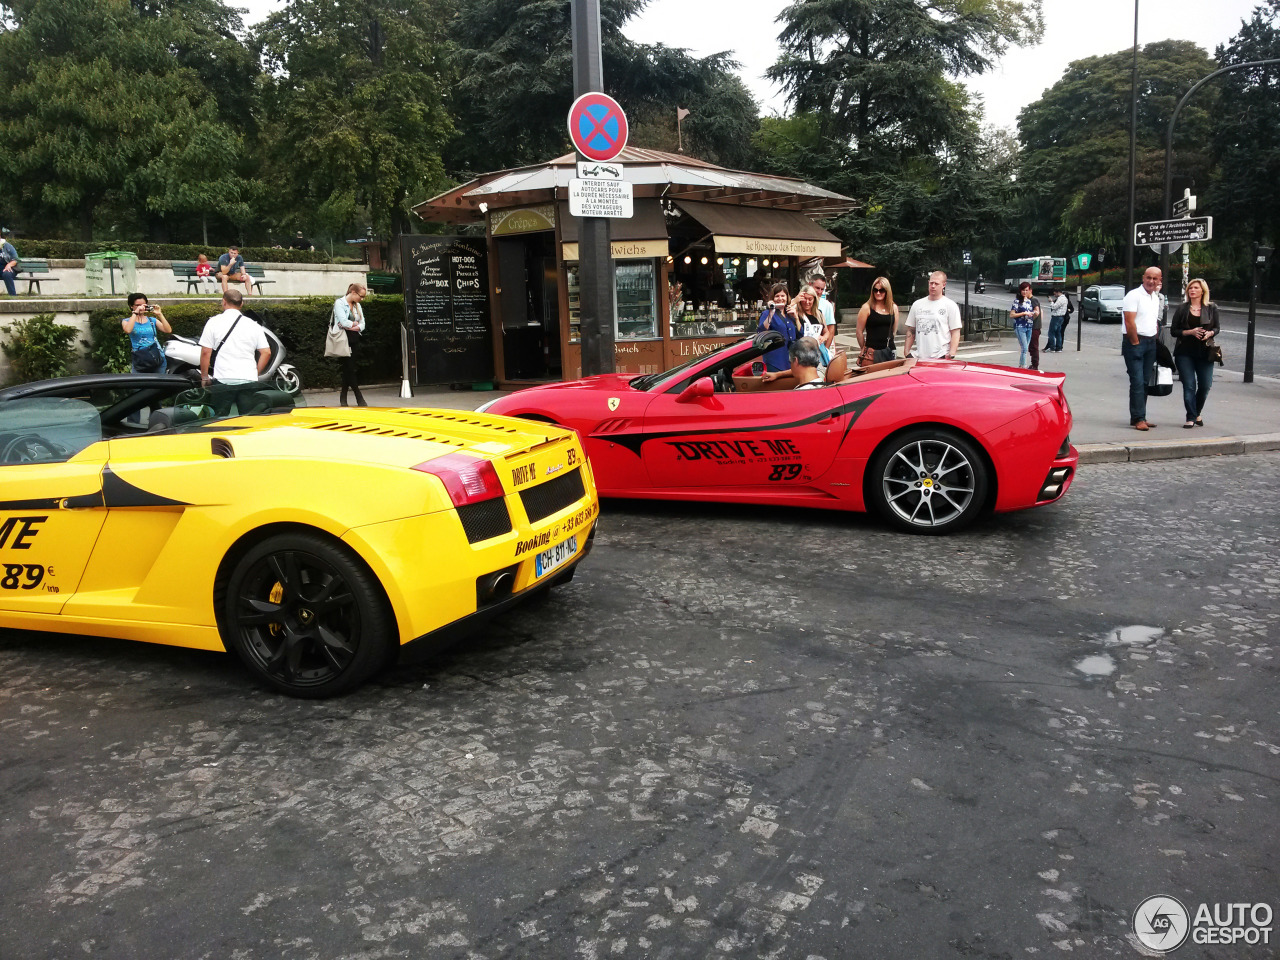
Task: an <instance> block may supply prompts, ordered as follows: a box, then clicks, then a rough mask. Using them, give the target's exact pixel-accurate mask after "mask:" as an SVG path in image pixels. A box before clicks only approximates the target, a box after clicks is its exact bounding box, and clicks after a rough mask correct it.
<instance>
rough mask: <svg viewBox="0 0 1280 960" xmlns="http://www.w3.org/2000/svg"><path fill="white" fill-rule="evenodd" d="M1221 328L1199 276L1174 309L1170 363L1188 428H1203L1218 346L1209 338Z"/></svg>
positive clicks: (1215, 305)
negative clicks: (1174, 367)
mask: <svg viewBox="0 0 1280 960" xmlns="http://www.w3.org/2000/svg"><path fill="white" fill-rule="evenodd" d="M1221 330H1222V324H1221V323H1220V321H1219V319H1218V305H1217V304H1216V303H1212V302H1210V300H1209V284H1207V283H1205V281H1203V280H1201V279H1198V278H1197V279H1195V280H1192V281H1191V282H1190V283H1188V284H1187V299H1186V301H1185V302H1183V303H1182V304H1181V305H1180V306H1179V307H1178V309H1177V310H1175V311H1174V314H1173V321H1172V323H1171V325H1170V333H1172V334H1173V339H1174V348H1173V362H1174V363H1175V364H1177V366H1178V376H1179V377H1180V378H1181V380H1182V405H1183V407H1185V408H1186V413H1187V422H1186V423H1184V424H1183V425H1182V426H1183V427H1184V428H1186V429H1188V430H1190V429H1191V428H1192V427H1203V426H1204V419H1203V418H1202V417H1201V414H1202V413H1203V412H1204V402H1205V400H1207V399H1208V398H1209V388H1210V387H1212V386H1213V364H1214V361H1215V360H1216V359H1217V354H1218V352H1219V349H1218V348H1217V345H1216V344H1215V343H1214V342H1213V338H1214V337H1215V336H1216V335H1217V334H1218V333H1219V331H1221Z"/></svg>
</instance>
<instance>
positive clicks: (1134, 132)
mask: <svg viewBox="0 0 1280 960" xmlns="http://www.w3.org/2000/svg"><path fill="white" fill-rule="evenodd" d="M1129 100H1130V102H1131V106H1132V113H1131V115H1130V118H1129V233H1128V234H1127V235H1126V236H1125V238H1124V249H1125V251H1126V252H1125V257H1124V288H1125V290H1126V291H1128V290H1130V289H1132V288H1133V225H1134V224H1135V223H1137V216H1136V210H1137V205H1138V186H1137V177H1138V0H1133V76H1132V78H1131V81H1130V87H1129Z"/></svg>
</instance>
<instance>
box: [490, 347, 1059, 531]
mask: <svg viewBox="0 0 1280 960" xmlns="http://www.w3.org/2000/svg"><path fill="white" fill-rule="evenodd" d="M779 343H780V335H779V334H777V333H775V332H770V331H765V332H763V333H760V334H757V335H756V336H755V337H753V338H751V339H749V340H743V341H741V342H739V343H733V344H729V345H727V346H724V347H721V348H719V349H718V350H716V351H714V352H712V353H709V354H706V355H704V356H701V357H696V358H694V359H692V360H690V361H688V362H687V363H684V364H681V365H680V366H678V367H675V368H673V369H671V370H668V371H666V372H665V373H654V374H647V375H643V376H634V375H618V374H609V375H603V376H595V377H586V378H584V379H582V380H576V381H572V382H568V383H554V384H547V385H545V386H538V387H532V388H530V389H527V390H521V391H519V392H517V393H513V394H509V395H507V396H505V397H501V398H499V399H497V400H494V401H491V402H490V403H487V404H485V405H484V406H482V407H481V408H480V409H481V410H482V411H485V412H488V413H498V414H505V415H507V416H514V417H525V418H529V419H536V420H545V421H548V422H551V423H556V424H560V425H563V426H566V427H572V428H573V429H575V430H577V431H578V433H579V434H580V435H581V437H582V440H583V444H584V446H585V448H586V452H587V455H588V456H589V457H590V459H591V465H592V469H593V470H594V472H595V478H596V485H597V487H598V488H599V492H600V495H601V496H604V497H647V498H658V499H667V500H721V501H732V502H737V503H762V504H778V505H786V506H808V507H822V508H826V509H833V510H872V511H874V512H875V513H877V514H879V515H880V516H882V517H884V518H885V519H886V520H888V521H889V522H890V523H892V524H895V525H896V526H898V527H900V528H902V529H904V530H909V531H914V532H919V533H949V532H951V531H953V530H958V529H960V528H961V527H963V526H965V525H966V524H968V523H969V522H971V521H972V520H973V519H974V517H976V516H977V515H978V514H979V513H981V512H983V511H984V510H994V511H996V512H1004V511H1009V510H1022V509H1025V508H1027V507H1038V506H1041V505H1043V504H1046V503H1052V502H1053V501H1055V500H1057V499H1058V498H1059V497H1061V496H1062V495H1063V494H1064V493H1066V491H1067V487H1069V486H1070V485H1071V481H1072V478H1073V477H1074V476H1075V471H1076V464H1077V461H1078V459H1079V456H1078V454H1077V452H1076V449H1075V447H1073V446H1072V445H1071V439H1070V437H1069V433H1070V430H1071V410H1070V408H1069V407H1068V406H1067V398H1066V394H1065V393H1064V392H1063V389H1062V384H1063V381H1064V380H1065V377H1064V376H1063V375H1062V374H1060V373H1037V372H1031V371H1026V370H1016V369H1011V368H1008V367H997V366H988V365H986V364H975V363H966V362H962V361H956V360H936V361H932V360H916V359H905V360H891V361H889V362H887V363H879V364H873V365H871V366H869V367H865V368H863V369H860V370H859V369H855V370H854V371H853V372H852V373H849V372H847V371H846V361H845V359H844V358H843V357H842V356H840V357H837V358H836V359H834V360H833V361H832V364H831V366H830V368H828V371H827V383H826V385H825V386H823V387H821V388H819V389H806V390H795V389H791V388H792V387H793V386H794V384H793V383H792V382H791V381H790V379H789V377H784V378H782V379H780V380H774V381H771V382H764V381H763V380H762V379H761V377H760V376H759V375H758V373H753V368H752V361H754V360H757V359H758V358H759V357H761V356H762V355H763V354H764V353H765V352H766V351H767V350H770V349H772V348H773V347H776V346H777V345H778V344H779ZM756 369H757V370H758V369H759V364H757V365H756Z"/></svg>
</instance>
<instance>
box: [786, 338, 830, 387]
mask: <svg viewBox="0 0 1280 960" xmlns="http://www.w3.org/2000/svg"><path fill="white" fill-rule="evenodd" d="M787 355H788V356H789V357H790V358H791V375H792V376H793V377H795V378H796V387H795V388H796V389H797V390H809V389H812V388H813V387H820V386H822V385H823V383H824V382H825V381H824V380H823V379H822V377H820V376H819V375H818V368H819V365H820V364H821V363H822V347H821V345H820V344H819V343H818V341H817V339H816V338H815V337H801V338H800V339H799V340H797V341H796V342H795V343H793V344H791V346H790V347H788V348H787Z"/></svg>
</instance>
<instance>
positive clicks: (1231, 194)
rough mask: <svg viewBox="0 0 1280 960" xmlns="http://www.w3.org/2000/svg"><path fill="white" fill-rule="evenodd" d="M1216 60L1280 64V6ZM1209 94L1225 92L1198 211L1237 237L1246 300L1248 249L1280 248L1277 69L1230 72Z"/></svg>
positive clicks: (1258, 13) (1239, 282) (1274, 273)
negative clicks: (1208, 182) (1211, 173)
mask: <svg viewBox="0 0 1280 960" xmlns="http://www.w3.org/2000/svg"><path fill="white" fill-rule="evenodd" d="M1217 56H1218V62H1219V63H1220V64H1221V65H1222V66H1228V65H1231V64H1237V63H1249V62H1252V61H1256V60H1275V59H1280V4H1274V3H1273V4H1272V5H1271V7H1270V8H1269V9H1268V8H1265V7H1258V8H1257V9H1256V10H1255V11H1254V14H1253V18H1252V19H1251V20H1249V21H1247V22H1245V23H1244V24H1242V25H1241V28H1240V32H1239V33H1238V34H1236V35H1235V36H1234V37H1232V38H1231V41H1230V42H1229V43H1227V44H1225V45H1224V46H1220V47H1219V48H1218V50H1217ZM1206 86H1219V87H1220V89H1221V95H1220V97H1219V98H1218V107H1217V109H1216V110H1215V111H1214V120H1213V133H1212V135H1211V137H1210V142H1211V144H1212V146H1213V152H1214V155H1215V157H1216V159H1217V160H1218V162H1219V169H1218V176H1217V178H1216V179H1215V181H1214V183H1213V185H1212V187H1211V188H1210V190H1209V191H1208V192H1207V196H1206V198H1205V200H1207V201H1208V202H1207V205H1206V204H1205V203H1204V202H1202V204H1201V206H1202V207H1203V208H1204V209H1205V210H1208V211H1212V212H1213V214H1214V215H1215V218H1216V219H1215V221H1214V231H1215V232H1216V233H1217V234H1218V235H1219V236H1221V237H1232V236H1233V235H1234V238H1235V240H1236V243H1235V244H1234V249H1233V250H1232V251H1231V252H1232V254H1233V256H1232V259H1233V260H1234V261H1235V265H1236V266H1237V276H1236V277H1234V278H1233V280H1234V281H1235V283H1234V285H1235V287H1236V288H1237V289H1238V290H1239V294H1238V295H1242V294H1245V291H1246V290H1247V282H1248V253H1249V244H1250V243H1251V242H1252V241H1254V240H1257V241H1260V242H1264V243H1267V244H1268V245H1269V246H1276V245H1277V243H1278V242H1280V114H1277V110H1276V103H1277V102H1278V101H1280V66H1277V65H1274V64H1273V65H1271V66H1268V67H1254V68H1250V69H1248V70H1236V71H1232V72H1230V73H1225V74H1223V75H1222V77H1220V78H1219V79H1217V80H1215V81H1212V82H1210V83H1209V84H1206ZM1200 95H1201V94H1200V93H1199V92H1197V93H1196V97H1199V96H1200ZM1179 123H1181V120H1180V121H1179ZM1278 262H1280V257H1273V258H1272V260H1271V263H1272V267H1271V277H1272V278H1276V277H1280V267H1278V266H1277V263H1278ZM1267 286H1269V287H1271V288H1273V289H1274V288H1275V287H1277V286H1280V282H1277V281H1275V280H1274V279H1273V280H1272V281H1271V282H1270V283H1268V284H1267ZM1217 293H1218V290H1217V288H1216V287H1215V288H1214V294H1215V295H1217Z"/></svg>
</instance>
